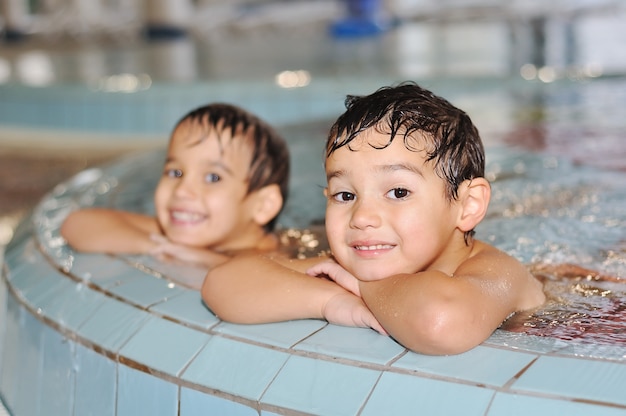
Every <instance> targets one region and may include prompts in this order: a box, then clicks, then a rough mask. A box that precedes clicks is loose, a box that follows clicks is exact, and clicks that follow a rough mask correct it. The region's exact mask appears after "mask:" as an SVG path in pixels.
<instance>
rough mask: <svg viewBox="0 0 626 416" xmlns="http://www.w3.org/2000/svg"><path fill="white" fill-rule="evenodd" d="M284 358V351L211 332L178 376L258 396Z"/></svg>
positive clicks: (245, 394)
mask: <svg viewBox="0 0 626 416" xmlns="http://www.w3.org/2000/svg"><path fill="white" fill-rule="evenodd" d="M287 358H289V355H288V354H286V353H284V352H280V351H276V350H273V349H270V348H263V347H259V346H256V345H250V344H247V343H244V342H239V341H234V340H230V339H227V338H222V337H218V336H214V337H213V338H211V339H210V340H209V342H208V344H207V345H206V346H205V347H204V349H202V351H200V353H199V354H198V356H197V357H196V358H195V359H194V360H193V362H192V363H191V364H190V365H189V367H188V368H187V369H186V370H185V371H184V373H183V375H182V376H181V378H182V379H183V380H185V381H188V382H191V383H196V384H199V385H202V386H205V387H208V388H211V389H216V390H219V391H223V392H225V393H230V394H235V395H237V396H240V397H244V398H246V399H251V400H258V399H259V398H260V397H261V394H262V393H263V392H264V391H265V389H266V388H267V386H268V385H269V384H270V382H271V381H272V380H273V379H274V377H275V375H276V374H277V373H278V371H279V370H280V368H281V367H282V366H283V364H284V363H285V361H287Z"/></svg>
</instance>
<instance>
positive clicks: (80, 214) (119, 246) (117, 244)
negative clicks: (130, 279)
mask: <svg viewBox="0 0 626 416" xmlns="http://www.w3.org/2000/svg"><path fill="white" fill-rule="evenodd" d="M125 215H126V214H125V213H118V212H114V211H107V210H99V209H88V210H82V211H75V212H73V213H71V214H70V215H69V216H68V217H67V218H66V220H65V221H64V223H63V225H62V227H61V235H62V236H63V238H65V240H66V241H67V242H68V244H69V245H70V246H72V248H74V249H76V250H78V251H84V252H100V253H128V254H141V253H146V252H148V251H149V250H150V248H151V247H153V246H154V244H153V243H152V242H151V241H150V237H149V233H148V232H147V231H146V230H144V229H143V228H142V226H143V227H144V228H145V226H146V225H145V224H141V225H139V226H138V225H137V224H140V223H141V222H142V221H143V222H147V221H151V219H147V218H142V217H140V216H139V215H137V216H136V217H137V218H133V219H134V221H132V222H131V221H130V220H129V219H127V218H126V217H125Z"/></svg>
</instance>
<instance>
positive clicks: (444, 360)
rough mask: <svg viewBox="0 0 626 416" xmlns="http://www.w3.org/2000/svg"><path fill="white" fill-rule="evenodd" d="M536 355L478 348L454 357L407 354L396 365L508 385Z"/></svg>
mask: <svg viewBox="0 0 626 416" xmlns="http://www.w3.org/2000/svg"><path fill="white" fill-rule="evenodd" d="M535 358H537V356H536V355H532V354H527V353H523V352H516V351H510V350H503V349H497V348H490V347H484V346H478V347H476V348H473V349H471V350H470V351H468V352H466V353H464V354H458V355H451V356H432V355H422V354H416V353H413V352H409V353H407V354H406V355H405V356H403V357H401V358H400V359H399V360H398V361H396V362H395V363H394V364H393V366H394V367H400V368H406V369H408V370H415V371H418V372H423V373H430V374H436V375H440V376H444V377H450V378H456V379H459V380H466V381H471V382H474V383H479V384H486V385H491V386H498V387H502V386H504V385H505V384H506V383H507V382H508V381H509V380H511V379H512V378H513V377H514V376H515V375H516V374H517V373H519V372H520V371H521V370H522V369H523V368H524V367H526V366H527V365H528V364H529V363H530V362H531V361H532V360H534V359H535Z"/></svg>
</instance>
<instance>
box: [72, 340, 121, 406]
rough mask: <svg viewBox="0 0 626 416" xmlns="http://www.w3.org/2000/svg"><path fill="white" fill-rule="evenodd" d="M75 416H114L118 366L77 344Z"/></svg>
mask: <svg viewBox="0 0 626 416" xmlns="http://www.w3.org/2000/svg"><path fill="white" fill-rule="evenodd" d="M75 369H76V390H75V393H74V414H75V415H88V414H93V412H94V409H97V410H98V415H100V416H115V397H116V391H117V363H116V362H115V361H113V360H111V359H109V358H107V357H105V356H104V355H101V354H99V353H97V352H95V351H94V350H92V349H90V348H86V347H84V346H82V345H80V344H77V345H76V366H75Z"/></svg>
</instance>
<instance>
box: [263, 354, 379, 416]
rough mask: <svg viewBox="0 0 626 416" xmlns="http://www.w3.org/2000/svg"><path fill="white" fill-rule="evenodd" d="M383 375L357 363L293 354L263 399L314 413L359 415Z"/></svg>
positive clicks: (265, 401) (272, 403)
mask: <svg viewBox="0 0 626 416" xmlns="http://www.w3.org/2000/svg"><path fill="white" fill-rule="evenodd" d="M380 374H381V372H380V371H375V370H370V369H366V368H361V367H358V366H351V365H345V364H340V363H337V362H332V361H324V360H318V359H315V358H308V357H300V356H291V357H290V358H289V361H287V364H285V366H284V367H283V369H282V370H281V371H280V373H279V374H278V376H277V377H276V379H275V380H274V381H273V382H272V384H271V385H270V387H269V388H268V389H267V392H266V393H265V394H264V395H263V397H262V402H263V403H264V404H270V405H273V406H279V407H283V408H286V409H294V410H298V411H301V412H304V413H310V414H315V415H333V416H341V415H356V414H357V413H358V411H359V409H360V408H361V406H363V403H365V401H366V399H367V397H368V395H369V394H370V392H371V391H372V389H373V387H374V385H375V384H376V381H377V380H378V378H379V377H380ZM380 414H383V413H380Z"/></svg>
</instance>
